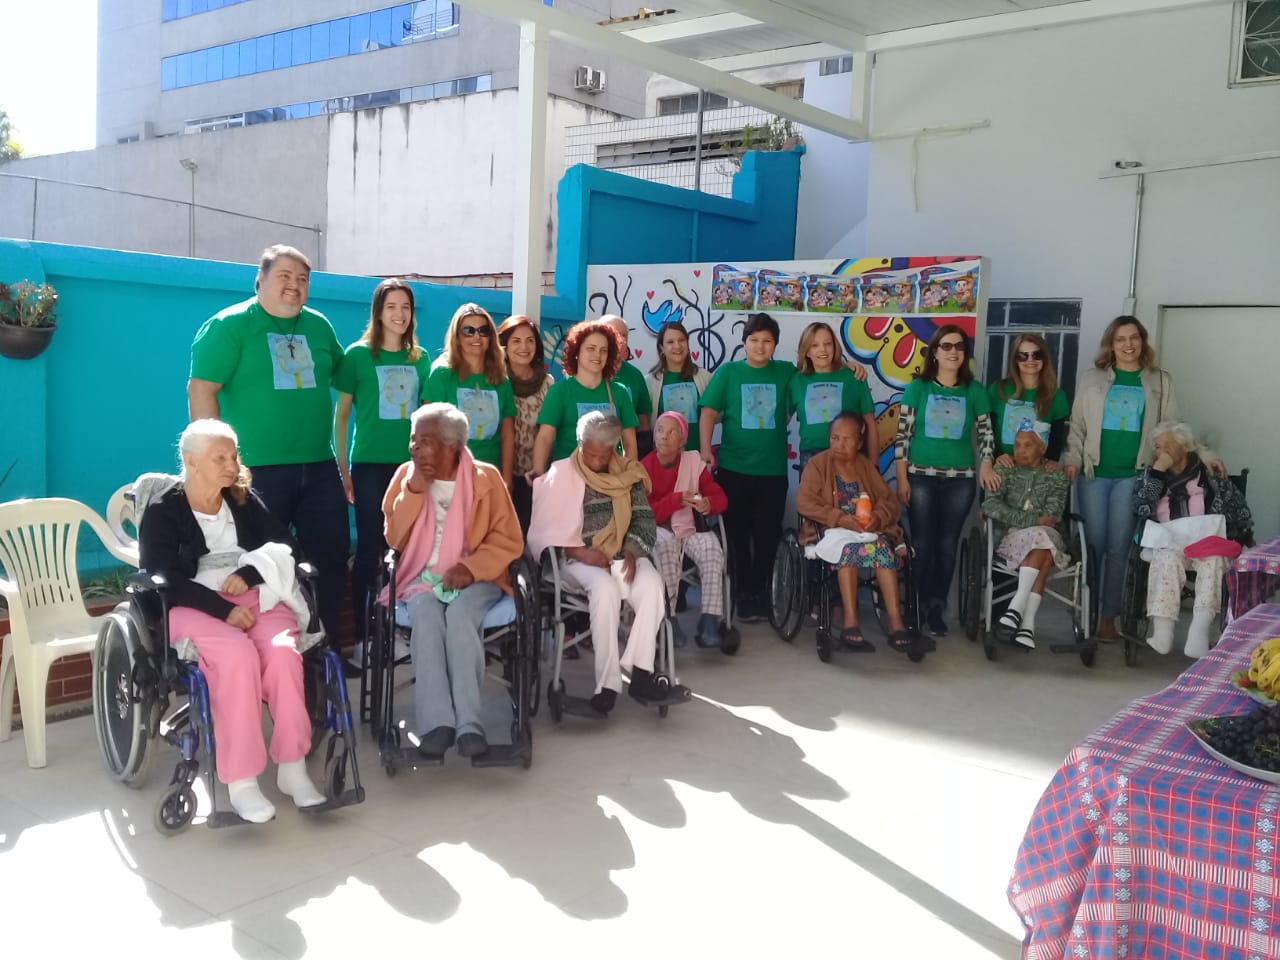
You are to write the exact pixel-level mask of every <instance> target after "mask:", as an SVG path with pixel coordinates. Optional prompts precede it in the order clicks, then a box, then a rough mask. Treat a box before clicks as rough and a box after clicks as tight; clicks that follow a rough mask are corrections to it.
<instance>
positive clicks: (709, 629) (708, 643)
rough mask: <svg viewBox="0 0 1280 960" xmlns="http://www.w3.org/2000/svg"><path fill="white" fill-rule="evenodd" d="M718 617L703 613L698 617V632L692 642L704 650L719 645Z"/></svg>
mask: <svg viewBox="0 0 1280 960" xmlns="http://www.w3.org/2000/svg"><path fill="white" fill-rule="evenodd" d="M720 622H721V621H720V618H719V617H717V616H713V615H712V614H709V613H704V614H703V615H702V616H700V617H699V618H698V634H697V636H696V637H694V642H695V643H697V644H698V646H699V647H701V648H702V649H704V650H709V649H711V648H712V647H718V646H720Z"/></svg>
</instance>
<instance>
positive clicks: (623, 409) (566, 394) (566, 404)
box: [538, 377, 639, 461]
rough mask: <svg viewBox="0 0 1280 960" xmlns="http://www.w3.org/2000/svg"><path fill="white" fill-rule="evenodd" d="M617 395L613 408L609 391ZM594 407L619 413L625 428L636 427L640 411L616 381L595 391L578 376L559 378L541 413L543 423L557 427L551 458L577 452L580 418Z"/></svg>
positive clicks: (614, 396) (607, 411)
mask: <svg viewBox="0 0 1280 960" xmlns="http://www.w3.org/2000/svg"><path fill="white" fill-rule="evenodd" d="M610 392H612V394H613V408H616V409H613V408H611V407H610V404H609V394H610ZM592 410H603V411H604V412H605V413H610V412H613V413H616V414H617V415H618V419H619V420H621V421H622V425H623V426H624V427H630V428H632V429H635V426H636V424H637V423H638V422H639V421H637V420H636V410H635V407H634V406H632V404H631V395H630V394H629V393H627V391H626V390H620V389H618V384H617V382H616V381H603V380H602V381H601V382H600V385H599V386H597V387H596V388H595V389H594V390H588V389H587V388H586V387H584V386H583V385H582V384H580V383H579V382H578V379H577V377H565V378H564V379H563V380H557V381H556V382H555V383H553V384H552V385H551V389H550V390H548V391H547V396H546V399H544V400H543V401H542V410H541V411H540V412H539V413H538V423H539V424H544V423H545V424H549V425H550V426H553V427H555V428H556V442H555V444H553V445H552V447H551V459H552V460H553V461H554V460H563V459H564V458H565V457H567V456H569V454H571V453H573V450H574V447H576V446H577V445H578V420H579V419H580V418H581V417H582V416H583V415H584V414H587V413H590V412H591V411H592Z"/></svg>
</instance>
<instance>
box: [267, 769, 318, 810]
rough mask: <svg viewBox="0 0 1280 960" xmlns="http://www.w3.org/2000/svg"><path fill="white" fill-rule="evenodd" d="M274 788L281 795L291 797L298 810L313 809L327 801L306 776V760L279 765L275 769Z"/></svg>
mask: <svg viewBox="0 0 1280 960" xmlns="http://www.w3.org/2000/svg"><path fill="white" fill-rule="evenodd" d="M276 786H277V787H279V788H280V792H281V793H283V794H285V795H286V796H288V797H292V798H293V802H294V804H295V805H296V806H298V807H299V808H301V807H314V806H317V805H319V804H321V803H324V802H325V801H326V800H327V799H328V798H327V797H325V795H324V794H323V793H321V792H320V791H319V790H317V789H316V785H315V784H314V783H312V782H311V777H309V776H308V775H307V761H306V760H291V761H290V762H288V763H282V764H280V765H279V767H278V768H277V769H276Z"/></svg>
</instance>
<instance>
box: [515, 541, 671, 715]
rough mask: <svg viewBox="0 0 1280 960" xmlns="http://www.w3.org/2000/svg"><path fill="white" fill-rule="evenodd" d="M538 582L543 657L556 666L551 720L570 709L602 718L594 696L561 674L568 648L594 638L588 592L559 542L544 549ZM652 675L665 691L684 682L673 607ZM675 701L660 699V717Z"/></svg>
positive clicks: (571, 712) (623, 624)
mask: <svg viewBox="0 0 1280 960" xmlns="http://www.w3.org/2000/svg"><path fill="white" fill-rule="evenodd" d="M538 583H539V585H540V589H541V596H542V609H543V611H544V612H545V620H544V621H543V639H544V641H545V650H544V659H545V660H546V662H547V665H548V668H549V669H550V671H551V679H550V680H549V681H548V682H547V710H548V712H549V713H550V714H551V720H552V722H553V723H557V724H558V723H560V721H561V720H563V719H564V717H565V715H566V714H568V715H569V716H574V717H584V718H588V719H598V714H596V712H595V711H594V710H592V709H591V706H590V702H589V701H590V698H589V697H578V696H573V695H571V694H569V693H568V691H567V689H566V687H565V682H564V677H562V676H561V670H562V668H563V666H564V660H565V654H566V652H567V651H569V650H573V649H577V650H581V649H584V648H585V646H586V645H587V644H589V643H590V641H591V614H590V608H589V607H588V605H587V594H586V592H585V591H584V590H583V589H582V587H581V586H579V585H578V584H577V583H575V582H574V581H573V579H572V577H570V576H568V575H567V574H566V571H565V562H564V559H563V558H562V557H561V556H560V549H559V548H558V547H547V548H546V549H545V550H543V551H542V557H541V561H540V564H539V577H538ZM662 598H663V603H664V604H665V603H666V602H667V596H666V589H665V588H664V589H663V591H662ZM626 612H627V605H626V603H623V610H622V613H623V614H624V615H625V614H626ZM620 628H621V629H625V628H626V619H625V618H624V619H622V620H621V621H620ZM653 679H654V682H655V683H656V684H657V685H658V687H659V689H660V690H662V691H663V692H665V691H666V690H669V689H670V688H671V687H673V686H674V685H675V684H677V683H679V680H678V678H677V677H676V675H675V642H674V634H673V632H672V629H671V616H670V611H669V610H668V611H667V616H664V617H663V618H662V622H661V624H660V625H659V627H658V636H657V640H656V645H655V650H654V657H653ZM671 706H672V705H671V704H669V703H660V704H657V708H658V716H659V717H662V718H664V719H665V718H666V716H667V713H668V711H669V710H670V708H671Z"/></svg>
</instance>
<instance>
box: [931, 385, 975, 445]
mask: <svg viewBox="0 0 1280 960" xmlns="http://www.w3.org/2000/svg"><path fill="white" fill-rule="evenodd" d="M965 403H966V399H965V398H964V397H944V396H941V395H939V394H936V393H931V394H929V399H928V400H926V401H925V405H924V435H925V436H926V437H929V438H931V439H933V440H958V439H960V436H961V434H962V433H963V432H964V414H965Z"/></svg>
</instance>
